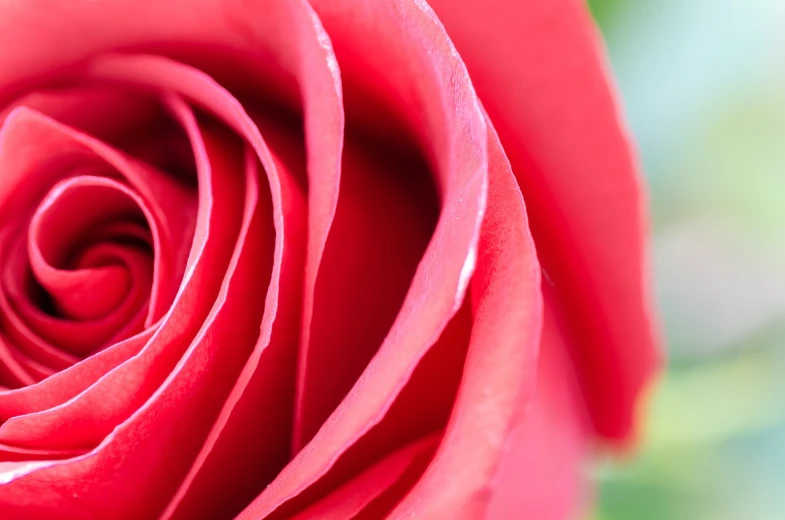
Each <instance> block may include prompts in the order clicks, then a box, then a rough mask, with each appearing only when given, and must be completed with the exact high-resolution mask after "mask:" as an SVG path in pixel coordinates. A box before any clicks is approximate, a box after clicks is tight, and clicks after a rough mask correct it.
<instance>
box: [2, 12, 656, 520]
mask: <svg viewBox="0 0 785 520" xmlns="http://www.w3.org/2000/svg"><path fill="white" fill-rule="evenodd" d="M432 5H433V9H434V10H435V14H434V11H432V10H431V7H429V6H428V5H426V3H425V2H424V1H423V0H397V1H393V0H312V1H311V2H310V4H309V3H308V2H307V1H306V0H191V1H188V2H186V1H184V0H156V1H152V0H26V1H6V2H2V3H0V44H2V45H0V101H2V106H4V107H5V108H4V109H3V111H2V112H0V121H2V130H0V172H1V175H0V265H2V272H1V273H0V384H1V385H2V389H1V391H0V517H2V518H3V519H17V518H22V519H38V518H41V519H50V518H58V519H88V518H90V519H92V518H106V519H126V518H127V519H146V518H159V517H160V518H167V519H168V518H182V519H192V518H209V519H213V518H216V519H217V518H233V517H235V516H237V518H241V519H251V518H289V517H295V518H301V519H304V518H331V519H345V518H381V517H385V516H387V515H389V516H390V517H391V518H434V519H445V518H450V519H452V518H468V519H474V518H495V519H512V518H532V519H546V520H547V519H557V518H566V517H568V516H569V514H571V513H572V512H573V511H574V510H575V509H576V508H577V507H578V506H579V503H578V500H579V499H580V490H581V489H582V488H583V485H582V483H581V479H580V475H579V467H580V466H581V464H582V461H583V460H584V458H585V457H586V456H587V452H588V450H589V448H590V447H591V446H590V445H591V444H592V443H594V442H596V441H597V440H600V441H602V440H603V439H604V440H606V441H613V442H617V443H618V442H624V441H626V440H627V439H628V438H629V437H630V435H631V433H632V429H633V412H634V407H635V403H636V399H637V397H638V395H639V393H640V390H641V387H642V386H643V385H644V384H645V382H646V381H647V379H648V378H649V376H650V375H651V373H652V371H653V369H654V367H655V365H656V355H655V351H654V349H653V340H652V329H651V327H650V323H649V317H648V315H647V308H646V298H645V291H644V287H643V275H644V270H643V267H642V266H643V243H644V239H645V226H644V225H643V222H644V220H645V219H644V218H643V215H642V210H641V205H642V201H641V199H642V197H641V194H640V188H639V185H638V182H639V181H638V179H637V178H636V176H635V174H634V173H635V172H634V161H633V157H632V155H631V152H630V149H629V147H628V144H627V140H626V138H625V135H624V133H623V131H622V129H621V128H620V125H619V121H618V118H617V114H616V110H615V104H614V100H613V97H612V95H611V92H610V91H609V88H608V86H607V83H606V78H605V75H604V71H603V69H604V65H603V62H602V57H601V54H600V53H599V52H598V47H597V43H596V36H595V34H594V30H593V28H592V26H591V23H590V21H589V17H588V15H587V13H586V10H585V7H584V6H583V5H581V3H580V2H577V1H575V0H551V1H548V2H538V1H534V0H520V1H512V0H508V1H504V0H495V1H491V0H489V1H483V2H470V1H456V0H436V1H434V2H432ZM437 16H438V18H437ZM442 24H444V25H442ZM456 49H457V50H456ZM467 69H468V72H467ZM470 78H471V80H470ZM480 102H482V105H481V104H480ZM486 111H487V113H486ZM524 201H525V202H526V205H527V209H526V210H525V209H524ZM527 212H528V219H527ZM535 247H536V253H535ZM538 258H539V260H538ZM541 273H542V280H543V281H542V282H541V277H540V275H541Z"/></svg>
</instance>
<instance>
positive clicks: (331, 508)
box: [292, 435, 440, 520]
mask: <svg viewBox="0 0 785 520" xmlns="http://www.w3.org/2000/svg"><path fill="white" fill-rule="evenodd" d="M439 438H440V436H439V435H433V436H431V437H426V438H424V439H421V440H417V441H414V442H412V443H410V444H408V445H406V446H404V447H403V448H401V449H399V450H397V451H395V452H393V453H391V454H390V455H388V456H387V457H385V458H384V459H383V460H382V461H380V462H377V463H376V464H374V465H373V466H372V467H370V468H369V469H367V470H365V471H364V472H363V473H362V474H360V475H358V476H357V477H355V478H353V479H352V480H351V481H349V482H347V483H346V484H344V485H343V486H341V488H340V489H338V490H336V491H335V492H333V493H331V494H330V495H328V496H326V497H325V498H323V499H322V500H320V501H319V502H317V503H316V504H314V505H313V506H311V507H309V508H308V509H306V510H304V511H302V512H300V513H299V514H297V515H296V516H294V517H292V520H306V519H310V520H317V519H318V520H343V519H346V518H357V516H356V515H358V514H360V513H361V512H362V514H363V515H365V516H368V515H369V511H368V509H369V508H370V507H373V503H374V502H375V501H378V500H380V499H381V498H383V495H384V494H385V492H389V491H390V490H391V488H392V487H393V486H394V485H395V484H396V482H398V481H399V480H400V479H401V478H403V477H405V474H406V472H407V471H408V470H410V468H411V467H412V466H413V465H417V462H418V459H423V458H425V457H429V456H430V455H432V453H433V450H434V448H435V447H436V446H437V445H438V441H439ZM369 518H380V515H378V514H377V515H376V516H371V517H369Z"/></svg>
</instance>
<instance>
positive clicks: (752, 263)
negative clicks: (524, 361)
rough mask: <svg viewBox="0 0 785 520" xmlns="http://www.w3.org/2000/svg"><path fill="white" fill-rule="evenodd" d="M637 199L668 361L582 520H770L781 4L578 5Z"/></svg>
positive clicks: (780, 229)
mask: <svg viewBox="0 0 785 520" xmlns="http://www.w3.org/2000/svg"><path fill="white" fill-rule="evenodd" d="M589 4H590V7H591V9H592V11H593V13H594V15H595V17H596V19H597V21H598V23H599V25H600V28H601V30H602V32H603V34H604V36H605V39H606V43H607V46H608V51H609V54H610V60H611V66H612V68H613V70H614V73H615V75H616V81H617V84H618V87H619V90H620V93H621V98H622V103H623V106H624V109H625V111H626V114H627V120H628V122H629V125H630V127H631V129H632V133H633V135H634V136H635V138H636V140H637V144H638V148H639V152H640V156H641V162H642V164H643V167H644V170H645V175H646V178H647V180H648V183H649V186H650V191H651V195H652V211H653V219H654V231H655V234H654V241H653V244H652V252H651V259H652V267H653V271H654V286H655V287H654V289H655V292H656V297H657V303H658V305H659V308H660V312H661V315H662V321H663V323H664V326H665V329H666V335H667V341H668V356H669V363H668V367H667V371H666V373H665V374H664V376H663V377H662V379H661V381H659V384H658V385H657V386H656V387H655V388H654V390H653V393H652V399H651V403H650V406H649V408H648V409H647V410H646V413H645V422H644V429H643V438H642V442H643V444H642V446H641V450H640V452H639V453H638V454H637V455H636V457H635V458H634V459H632V460H629V461H626V462H623V463H621V462H618V461H610V462H607V463H602V464H600V467H598V468H595V469H594V470H593V471H595V472H596V477H597V478H598V480H599V482H600V490H599V503H598V506H597V511H596V513H595V514H594V520H783V519H785V0H724V1H720V2H718V1H717V0H592V1H589Z"/></svg>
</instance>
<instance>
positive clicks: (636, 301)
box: [431, 0, 657, 439]
mask: <svg viewBox="0 0 785 520" xmlns="http://www.w3.org/2000/svg"><path fill="white" fill-rule="evenodd" d="M431 4H432V5H433V7H434V10H435V11H436V13H437V15H438V16H439V17H440V18H441V20H442V22H443V23H444V25H445V27H446V28H447V32H448V33H449V34H450V37H451V38H452V40H453V41H454V42H455V45H456V47H457V48H458V51H459V52H460V53H461V56H462V57H463V59H464V61H465V62H466V65H467V67H468V69H469V73H470V75H471V77H472V81H473V83H474V85H475V88H476V89H477V93H478V95H479V96H480V99H481V100H482V102H483V104H484V105H485V108H486V110H487V111H488V114H489V115H490V118H491V120H492V121H493V123H494V125H495V126H496V129H497V130H498V132H499V136H500V138H501V142H502V144H503V145H504V148H505V150H506V151H507V155H508V157H509V159H510V162H511V164H512V169H513V171H514V172H515V175H516V177H517V179H518V182H519V184H520V186H521V191H522V192H523V196H524V199H525V200H526V204H527V207H528V212H529V215H530V217H531V227H532V234H533V236H534V239H535V242H536V244H537V250H538V253H539V255H540V260H541V262H542V265H543V270H544V272H545V276H546V277H547V279H548V280H549V281H550V283H551V284H552V285H553V287H554V290H555V292H556V295H557V297H558V300H559V304H560V305H561V306H562V309H563V312H564V313H566V314H567V315H568V317H569V320H570V326H569V329H570V331H571V332H572V333H573V337H572V340H571V342H570V343H571V344H572V355H573V358H574V363H575V365H576V366H577V367H578V371H579V376H580V380H581V382H582V387H583V392H584V394H585V396H586V398H587V401H588V406H589V408H590V411H591V414H592V421H593V425H594V428H595V430H596V431H597V433H598V434H600V435H602V436H606V437H609V438H612V439H623V438H625V437H627V436H628V435H629V434H630V433H631V430H632V428H633V418H634V416H633V414H634V405H635V401H636V398H637V396H638V394H639V393H640V390H641V388H642V386H643V385H644V384H645V383H646V381H647V380H648V378H649V377H650V376H651V374H652V372H653V371H654V369H655V367H656V365H657V353H656V350H655V345H654V343H655V340H654V338H653V335H652V326H651V323H650V321H649V315H648V314H647V310H648V301H647V294H646V292H645V286H644V275H645V272H644V267H643V266H644V239H645V237H646V233H645V219H644V217H643V211H642V209H643V206H644V202H643V200H642V195H641V187H640V185H639V182H638V178H637V176H636V171H635V169H636V168H635V163H634V159H633V157H632V154H631V152H630V148H629V145H628V142H627V139H626V136H625V134H624V131H623V128H622V127H621V125H620V123H619V119H618V117H617V113H616V105H615V101H614V99H613V96H612V94H611V91H610V90H609V88H608V85H607V81H606V77H605V74H604V63H603V61H602V56H601V53H600V52H599V49H598V45H597V37H596V35H595V33H594V30H593V28H592V26H591V23H590V20H589V15H588V13H587V12H586V8H585V6H584V5H583V3H582V2H577V1H575V0H549V1H547V2H543V1H538V0H519V1H515V2H510V1H505V0H488V1H483V2H475V1H466V0H431Z"/></svg>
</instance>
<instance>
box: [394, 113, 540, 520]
mask: <svg viewBox="0 0 785 520" xmlns="http://www.w3.org/2000/svg"><path fill="white" fill-rule="evenodd" d="M489 123H490V122H489ZM488 177H489V187H488V210H487V214H486V216H485V219H484V221H483V227H482V232H481V235H480V243H479V249H478V250H479V256H478V258H477V269H476V271H475V274H474V277H473V278H472V282H471V285H470V295H471V302H472V308H473V310H474V324H473V328H472V338H471V342H470V344H469V351H468V354H467V358H466V364H465V368H464V375H463V380H462V382H461V388H460V390H459V393H458V396H457V399H456V402H455V406H454V409H453V413H452V415H451V417H450V422H449V424H448V425H447V429H446V432H445V436H444V440H443V441H442V443H441V445H440V447H439V449H438V451H437V453H436V455H435V457H434V460H433V462H432V463H431V465H430V466H429V467H428V469H427V470H426V472H425V474H424V475H423V477H422V478H421V479H420V480H419V482H418V483H417V484H416V485H415V487H414V488H413V489H412V491H411V492H410V493H409V495H407V497H406V498H405V499H404V501H403V502H402V503H401V504H400V505H398V507H397V508H396V509H395V512H394V513H393V515H392V518H406V517H418V518H419V517H423V518H481V517H483V515H484V514H485V510H486V508H487V502H488V499H489V497H490V495H491V493H490V491H492V490H493V485H494V484H493V483H494V482H495V480H494V479H493V478H492V477H493V474H494V471H495V468H496V467H497V466H498V464H499V463H500V461H501V460H502V459H503V446H504V443H505V441H506V438H507V436H508V431H509V430H510V428H511V425H512V424H513V418H514V417H516V416H517V415H519V413H520V411H521V410H525V409H527V408H528V407H529V403H530V401H531V399H532V393H533V387H534V379H535V376H536V375H537V351H538V347H539V342H540V330H541V324H542V296H541V293H540V273H539V263H538V261H537V256H536V252H535V249H534V243H533V240H532V238H531V235H530V233H529V228H528V220H527V217H526V212H525V209H524V204H523V199H522V197H521V194H520V191H519V190H518V186H517V183H516V181H515V177H514V176H513V174H512V171H511V170H510V165H509V162H508V161H507V158H506V157H505V155H504V151H503V150H502V148H501V144H500V143H499V140H498V137H497V136H496V133H495V131H494V130H493V128H492V126H491V125H490V124H489V137H488ZM517 469H518V471H519V472H520V473H521V474H522V475H526V476H527V477H529V476H532V475H534V473H530V472H529V467H528V466H518V467H517ZM518 482H520V479H519V480H518ZM520 483H521V485H522V486H524V485H528V484H525V483H524V482H520ZM507 513H508V517H509V515H512V516H516V515H518V512H515V513H514V514H513V512H512V510H510V511H508V512H507ZM524 513H525V512H524V511H521V512H520V514H521V515H523V516H524V517H527V518H528V516H527V515H526V514H524ZM532 518H546V517H542V516H537V515H535V516H532ZM547 518H550V517H547Z"/></svg>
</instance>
